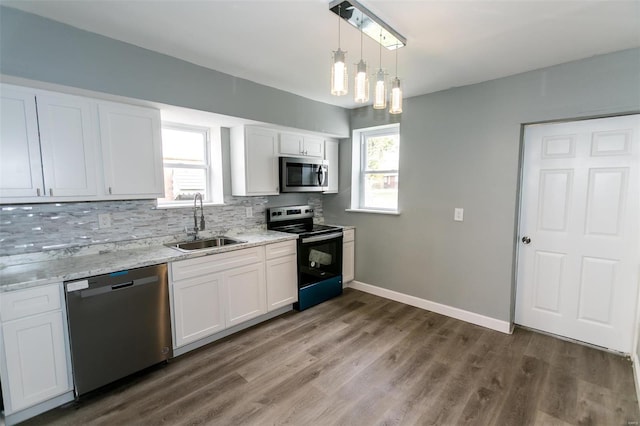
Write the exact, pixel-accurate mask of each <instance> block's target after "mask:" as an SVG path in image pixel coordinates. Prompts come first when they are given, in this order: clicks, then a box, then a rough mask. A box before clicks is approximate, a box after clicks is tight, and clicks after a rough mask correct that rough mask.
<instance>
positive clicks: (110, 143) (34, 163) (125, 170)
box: [0, 84, 164, 203]
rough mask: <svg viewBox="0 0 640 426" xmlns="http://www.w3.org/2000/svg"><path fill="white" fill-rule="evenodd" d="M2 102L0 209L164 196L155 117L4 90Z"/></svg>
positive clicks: (127, 108) (147, 111)
mask: <svg viewBox="0 0 640 426" xmlns="http://www.w3.org/2000/svg"><path fill="white" fill-rule="evenodd" d="M0 101H1V104H0V202H1V203H46V202H60V201H90V200H104V199H135V198H158V197H162V196H163V192H164V183H163V168H162V140H161V136H160V111H158V110H155V109H152V108H146V107H139V106H133V105H127V104H119V103H114V102H104V101H99V100H97V99H92V98H86V97H82V96H72V95H66V94H62V93H55V92H50V91H46V90H40V89H31V88H27V87H19V86H12V85H6V84H2V85H0ZM98 120H99V122H98Z"/></svg>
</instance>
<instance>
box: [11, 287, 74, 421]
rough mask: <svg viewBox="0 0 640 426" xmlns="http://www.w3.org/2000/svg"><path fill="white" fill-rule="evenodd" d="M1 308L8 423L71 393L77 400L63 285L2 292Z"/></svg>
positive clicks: (35, 412) (70, 395) (36, 412)
mask: <svg viewBox="0 0 640 426" xmlns="http://www.w3.org/2000/svg"><path fill="white" fill-rule="evenodd" d="M0 306H2V312H0V317H1V320H2V327H1V333H0V334H1V339H0V379H1V380H2V394H3V398H4V407H5V416H6V421H7V424H12V423H14V421H12V415H13V414H15V413H19V412H21V411H24V410H27V409H30V408H32V407H36V406H37V405H38V404H41V403H45V402H47V401H49V400H51V399H52V398H56V397H59V396H61V395H63V394H65V393H69V397H68V399H67V400H71V399H73V394H72V391H73V385H72V380H71V359H70V351H69V337H68V332H67V327H66V316H65V311H64V296H63V293H62V283H60V284H52V285H48V286H42V287H36V288H30V289H25V290H16V291H11V292H5V293H0ZM64 402H67V401H60V402H59V404H55V405H60V404H62V403H64ZM55 405H53V406H55ZM48 408H53V407H52V406H50V407H47V409H48ZM45 410H46V409H42V410H37V409H36V411H34V412H32V413H31V414H30V415H25V414H24V413H23V414H22V415H21V417H20V418H19V420H15V421H21V420H24V419H26V418H28V417H31V416H34V415H36V414H39V413H40V412H42V411H45Z"/></svg>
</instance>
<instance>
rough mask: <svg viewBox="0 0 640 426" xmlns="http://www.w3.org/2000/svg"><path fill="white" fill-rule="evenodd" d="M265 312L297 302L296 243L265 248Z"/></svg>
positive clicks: (272, 245)
mask: <svg viewBox="0 0 640 426" xmlns="http://www.w3.org/2000/svg"><path fill="white" fill-rule="evenodd" d="M266 256H267V264H266V272H267V310H268V311H269V312H270V311H273V310H275V309H278V308H281V307H283V306H286V305H290V304H292V303H295V302H297V301H298V263H297V259H296V242H295V241H284V242H282V243H275V244H269V245H268V246H266Z"/></svg>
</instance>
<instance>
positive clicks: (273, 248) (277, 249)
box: [266, 240, 296, 259]
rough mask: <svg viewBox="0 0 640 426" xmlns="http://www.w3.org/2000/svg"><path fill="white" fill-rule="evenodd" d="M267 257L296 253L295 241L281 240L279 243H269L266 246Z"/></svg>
mask: <svg viewBox="0 0 640 426" xmlns="http://www.w3.org/2000/svg"><path fill="white" fill-rule="evenodd" d="M266 252H267V253H266V254H267V259H273V258H276V257H282V256H287V255H290V254H296V241H295V240H291V241H283V242H281V243H274V244H269V245H267V247H266Z"/></svg>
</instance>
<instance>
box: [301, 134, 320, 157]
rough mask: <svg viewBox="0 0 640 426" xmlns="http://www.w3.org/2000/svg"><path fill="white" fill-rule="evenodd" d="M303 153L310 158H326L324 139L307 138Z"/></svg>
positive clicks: (305, 138)
mask: <svg viewBox="0 0 640 426" xmlns="http://www.w3.org/2000/svg"><path fill="white" fill-rule="evenodd" d="M303 151H304V155H307V156H309V157H318V158H324V139H322V138H316V137H313V136H305V137H304V149H303Z"/></svg>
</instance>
